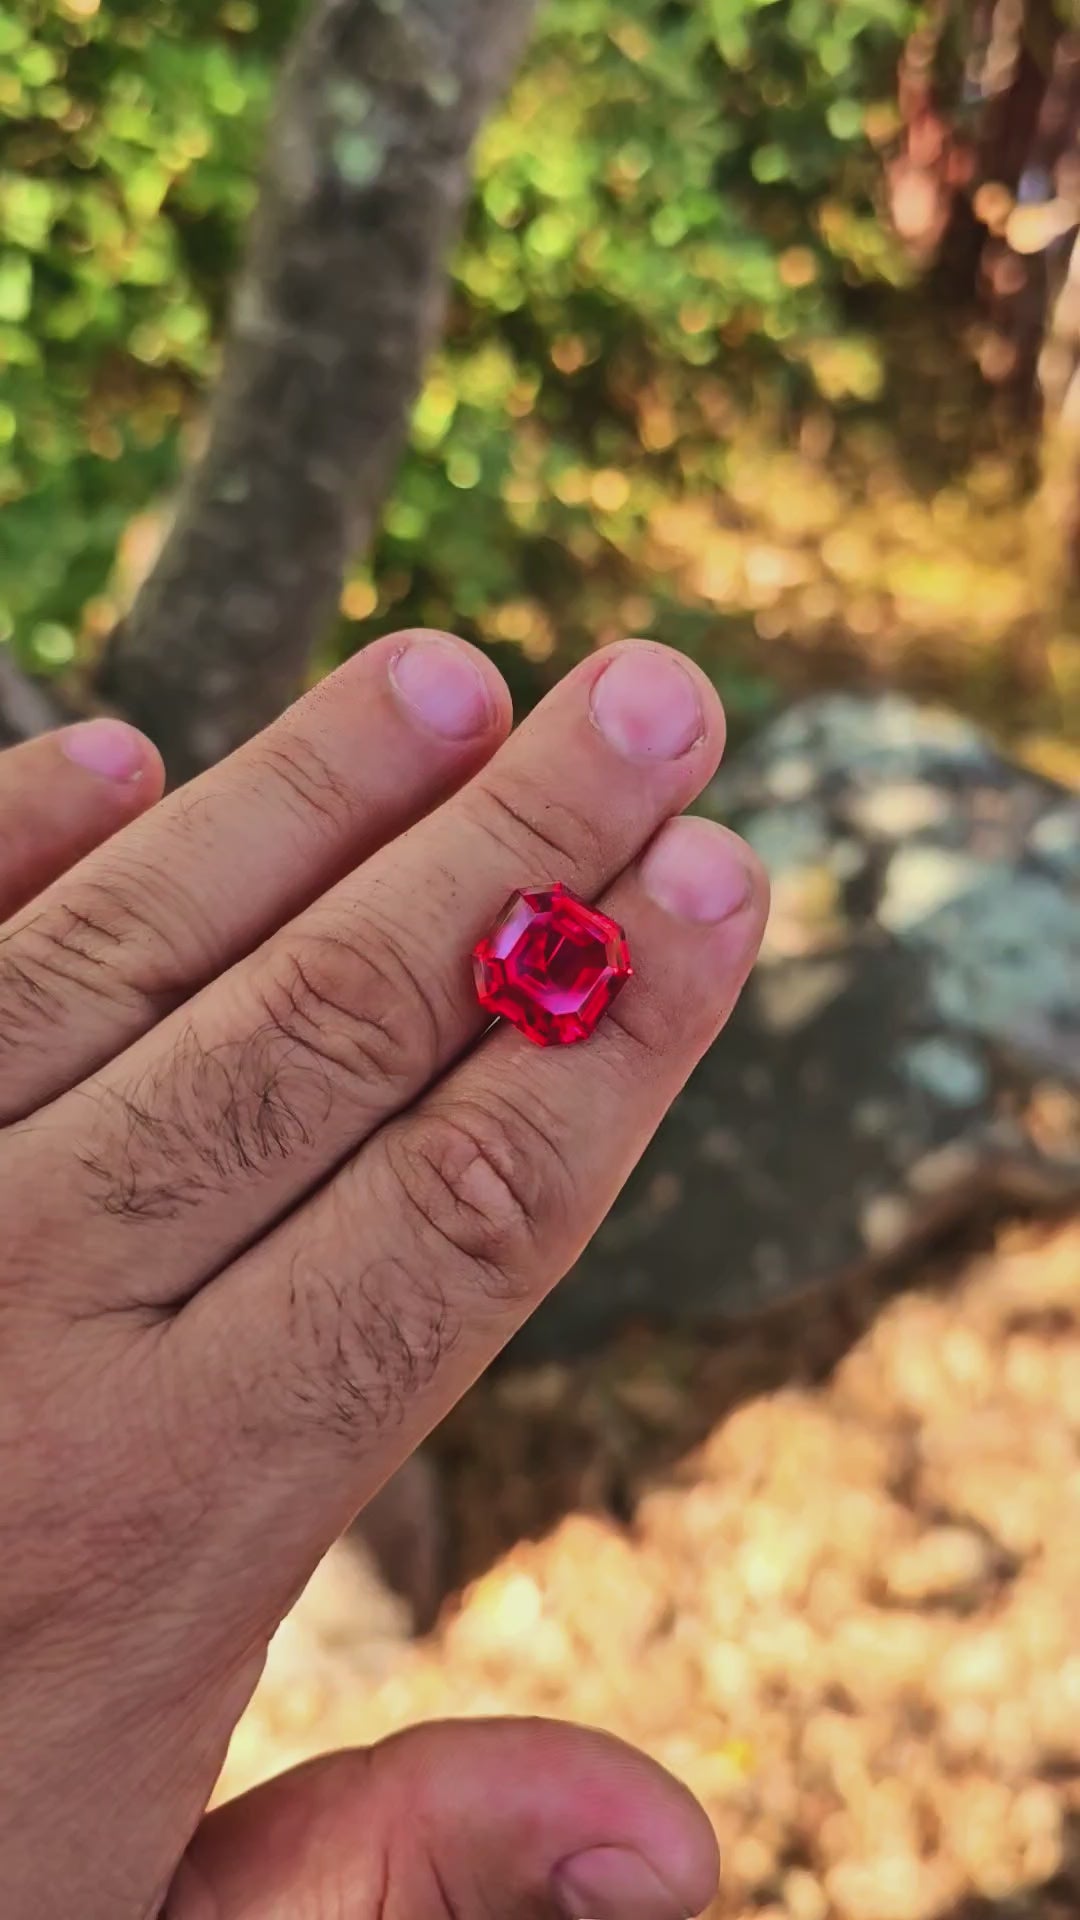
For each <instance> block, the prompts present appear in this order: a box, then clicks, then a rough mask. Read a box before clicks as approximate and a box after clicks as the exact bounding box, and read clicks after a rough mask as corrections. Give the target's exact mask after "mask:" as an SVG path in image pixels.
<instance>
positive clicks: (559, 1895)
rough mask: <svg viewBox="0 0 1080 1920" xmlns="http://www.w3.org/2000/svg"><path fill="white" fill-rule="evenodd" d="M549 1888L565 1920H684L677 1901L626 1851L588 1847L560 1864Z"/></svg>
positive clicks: (637, 1856) (653, 1871)
mask: <svg viewBox="0 0 1080 1920" xmlns="http://www.w3.org/2000/svg"><path fill="white" fill-rule="evenodd" d="M552 1886H553V1889H554V1893H555V1898H556V1900H557V1901H558V1903H559V1905H560V1907H561V1908H562V1911H563V1912H564V1914H565V1915H566V1920H689V1916H688V1911H687V1908H686V1906H685V1905H684V1903H683V1901H682V1900H681V1899H680V1898H679V1896H678V1895H677V1894H676V1893H675V1892H673V1890H672V1888H671V1887H669V1886H668V1885H667V1884H666V1882H665V1881H663V1880H662V1879H661V1878H660V1875H659V1874H658V1873H657V1871H656V1869H655V1867H652V1866H650V1865H649V1862H648V1861H647V1860H646V1859H644V1858H643V1856H642V1855H641V1854H640V1853H634V1852H632V1851H631V1849H630V1848H629V1847H593V1848H591V1849H590V1851H589V1852H588V1853H579V1854H576V1855H575V1856H574V1858H573V1859H572V1860H564V1861H563V1863H562V1865H561V1867H556V1869H555V1873H554V1875H553V1878H552Z"/></svg>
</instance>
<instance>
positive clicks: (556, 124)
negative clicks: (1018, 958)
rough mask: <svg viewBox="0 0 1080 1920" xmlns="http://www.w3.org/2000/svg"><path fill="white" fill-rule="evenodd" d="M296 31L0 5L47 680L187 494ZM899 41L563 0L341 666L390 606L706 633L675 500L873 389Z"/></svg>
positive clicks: (492, 166) (719, 14)
mask: <svg viewBox="0 0 1080 1920" xmlns="http://www.w3.org/2000/svg"><path fill="white" fill-rule="evenodd" d="M296 10H297V9H296V4H295V0H277V4H269V3H268V0H263V3H262V4H258V5H257V4H255V0H21V3H20V7H19V11H18V14H17V15H14V14H12V13H11V12H8V13H6V14H2V15H0V507H2V512H0V637H10V636H12V635H14V637H15V639H16V642H17V644H18V645H19V646H20V648H21V649H22V650H23V651H24V652H25V653H26V655H27V656H28V657H31V658H33V659H35V660H36V661H37V662H38V663H39V664H47V665H62V664H63V662H64V661H65V659H67V658H69V657H70V656H71V654H72V653H73V652H74V651H75V650H76V649H77V648H78V647H79V646H80V645H81V644H82V643H83V642H84V640H86V639H89V640H90V641H91V642H92V640H93V637H94V634H95V632H96V631H98V630H99V629H100V628H101V626H102V625H103V624H105V623H107V620H108V619H109V618H110V617H111V613H112V601H111V600H110V598H109V595H110V592H111V591H112V589H111V587H110V582H111V581H112V580H113V579H114V569H115V563H116V555H117V552H118V550H119V549H120V547H121V543H122V540H123V537H124V533H125V529H126V528H128V527H129V525H130V523H131V521H132V518H133V516H135V515H136V514H138V513H139V512H140V510H142V509H144V508H145V507H146V506H147V504H148V503H150V502H152V501H154V500H155V499H160V498H161V497H162V496H163V495H165V494H167V492H168V490H169V489H170V488H171V487H172V486H173V485H174V484H175V481H176V477H177V474H178V471H179V468H180V464H181V461H182V457H183V454H184V450H185V434H186V432H187V431H188V427H189V423H190V422H192V421H193V420H195V419H196V418H197V416H198V413H199V409H200V405H201V402H202V401H203V399H204V397H205V396H206V395H207V393H208V392H209V391H210V389H211V387H212V382H213V378H214V373H215V368H216V364H217V355H218V350H219V345H220V337H221V329H222V324H223V317H224V313H225V309H226V300H227V290H228V285H229V282H230V278H231V275H232V273H233V271H234V269H235V265H236V262H237V258H238V254H239V249H240V246H241V243H242V236H243V231H244V228H245V225H246V222H247V219H248V216H249V214H250V210H251V205H252V196H253V183H254V177H255V171H256V165H257V155H258V149H259V145H260V140H261V137H262V132H263V129H264V125H265V119H266V113H267V108H268V104H269V101H270V99H271V96H272V91H273V84H274V76H275V69H276V65H277V62H278V59H279V56H280V52H281V48H282V45H283V43H284V40H285V38H286V37H287V34H288V31H289V29H290V27H291V25H292V24H293V19H294V15H295V13H296ZM911 19H912V7H911V5H910V4H909V0H547V4H546V5H545V6H543V7H542V9H541V14H540V20H539V25H538V29H537V33H536V36H535V39H534V43H533V46H532V49H531V52H530V54H529V56H528V59H527V62H526V65H525V68H524V71H523V73H522V75H521V77H520V80H519V82H518V84H517V86H516V88H515V91H514V94H513V97H512V99H511V101H510V102H509V104H508V106H507V107H506V109H505V110H504V111H503V112H502V113H501V114H500V115H499V116H498V118H497V119H496V120H495V122H494V123H493V124H492V125H491V126H490V127H489V128H488V130H487V131H486V133H485V135H484V137H483V139H482V142H481V145H480V150H479V153H478V156H477V182H476V190H475V195H474V198H473V203H472V206H471V210H470V214H469V219H468V224H467V231H466V234H465V237H464V240H463V243H462V245H461V248H460V250H459V253H458V256H457V259H456V262H455V265H454V276H453V291H452V301H451V311H450V324H449V328H448V333H447V338H446V342H445V345H444V347H443V349H442V351H441V352H440V354H439V356H438V359H437V362H436V364H435V366H434V368H433V370H432V374H431V378H430V381H429V383H428V385H427V388H426V390H425V392H424V394H423V396H422V398H421V400H420V402H419V404H418V406H417V409H416V414H415V419H414V422H413V434H412V444H411V450H410V453H409V456H408V459H407V461H406V464H405V467H404V470H403V472H402V474H401V476H400V479H399V483H398V485H397V488H396V491H395V494H394V497H393V499H392V500H391V502H390V503H389V506H388V509H387V512H386V517H385V525H384V530H383V533H382V535H381V538H380V541H379V545H378V549H377V552H376V554H375V555H374V557H373V559H371V560H370V561H369V562H368V563H367V565H366V567H365V570H364V571H363V572H361V573H360V574H359V575H358V576H357V578H356V579H354V580H353V582H352V583H351V584H350V587H349V589H348V591H347V592H346V595H345V602H344V605H345V616H346V617H345V618H344V619H343V623H342V627H341V630H340V632H339V633H338V635H337V636H336V637H335V639H334V642H333V647H334V649H336V650H338V651H340V650H341V649H342V648H347V647H350V646H354V645H356V644H358V643H360V641H362V639H364V638H366V637H367V636H368V635H369V634H370V633H372V632H374V631H378V630H379V629H380V628H381V627H385V626H388V625H390V624H396V623H397V622H398V621H400V620H401V619H404V618H409V619H424V620H428V621H435V622H438V621H443V622H446V623H450V624H453V625H455V626H458V627H462V626H463V627H464V628H465V629H466V630H467V631H471V632H473V633H475V634H477V635H478V636H480V637H481V638H482V639H484V640H487V641H489V642H491V643H492V644H501V645H502V646H503V647H504V648H506V649H510V650H513V651H514V653H515V655H516V656H517V657H519V658H521V659H523V660H524V661H526V662H531V663H533V664H535V665H536V666H537V667H538V668H542V667H543V663H544V662H546V661H549V660H551V661H553V662H554V663H555V665H556V666H558V665H561V664H562V663H563V661H564V660H565V659H567V658H569V657H572V655H573V653H574V652H575V651H577V650H580V649H581V648H583V647H585V646H586V645H588V644H590V643H591V642H592V641H593V640H594V639H595V638H596V637H598V636H599V637H603V636H604V635H605V634H606V633H607V632H609V631H611V632H614V631H619V630H621V629H622V628H624V627H625V626H627V625H633V626H645V627H648V626H649V625H651V624H652V623H653V622H656V621H662V625H663V630H664V631H665V633H667V634H669V635H670V636H672V637H675V638H681V639H683V641H684V642H685V644H687V645H688V646H694V647H696V646H697V645H698V644H699V641H700V640H701V638H702V636H703V634H704V631H705V627H706V626H707V624H708V622H707V621H706V620H705V619H704V616H703V615H702V614H701V612H700V610H699V611H696V612H695V611H694V610H693V609H688V608H687V606H686V605H685V603H684V600H683V597H682V595H681V592H680V590H679V589H678V587H677V586H676V585H675V584H673V583H672V582H671V581H670V580H669V579H668V578H667V577H666V576H665V575H664V573H663V570H662V569H658V565H657V562H656V556H655V552H654V545H655V543H654V529H655V525H656V521H657V516H658V515H662V513H663V510H664V508H665V504H666V503H670V502H672V501H677V500H678V499H679V498H680V497H682V496H683V495H685V494H686V492H687V491H688V490H689V491H691V492H693V491H700V490H703V489H706V488H709V487H716V488H718V489H720V488H722V487H723V486H724V484H725V475H726V466H727V461H728V440H729V436H728V433H727V423H728V422H729V420H730V418H731V416H732V412H733V410H735V411H745V410H753V409H755V408H756V409H757V410H758V411H759V412H760V410H761V408H763V407H764V408H766V409H768V408H769V407H776V406H779V407H781V408H782V407H783V406H787V405H790V404H791V403H792V402H796V401H798V402H800V403H801V402H802V401H804V400H808V401H812V400H813V399H814V398H815V396H816V397H818V398H823V399H824V400H825V401H827V403H828V404H829V406H831V407H833V408H836V407H840V408H844V407H847V406H854V407H856V408H857V407H859V406H865V405H866V404H867V403H869V402H872V401H873V400H874V399H875V397H876V395H877V393H878V391H879V388H880V384H881V378H882V373H881V366H880V362H879V358H878V354H877V350H876V347H875V345H874V343H873V336H872V332H871V331H870V330H869V328H868V327H867V325H866V322H865V316H863V315H862V314H861V312H860V303H865V301H866V300H867V298H868V297H870V294H871V292H872V289H873V288H874V287H875V286H877V287H882V286H884V287H887V286H889V285H895V284H898V283H900V282H901V281H902V280H903V278H904V274H905V268H904V264H903V261H902V258H901V256H900V254H899V252H898V249H897V247H896V245H895V243H894V242H893V240H892V239H891V237H890V235H889V233H888V230H887V227H886V225H885V224H884V223H883V222H882V220H881V219H880V218H879V217H878V211H877V196H878V194H879V187H880V167H879V162H878V158H877V156H876V154H875V151H874V149H875V144H880V143H881V142H882V141H883V140H884V139H886V138H887V137H888V135H889V133H890V131H891V128H892V124H893V122H892V119H891V108H890V106H889V101H890V99H891V93H892V88H893V81H894V74H895V65H896V59H897V53H898V49H899V46H900V44H901V41H902V38H903V35H904V34H905V32H906V31H907V29H908V27H909V25H910V23H911ZM777 418H778V419H779V418H780V415H779V414H778V415H777ZM635 615H636V616H637V617H636V618H635V617H634V616H635ZM740 686H741V687H742V693H741V695H740V697H744V698H745V700H746V701H747V702H748V703H749V704H753V701H754V700H755V698H756V697H757V694H756V693H755V686H754V684H753V683H750V684H748V685H745V686H743V685H742V683H741V682H740Z"/></svg>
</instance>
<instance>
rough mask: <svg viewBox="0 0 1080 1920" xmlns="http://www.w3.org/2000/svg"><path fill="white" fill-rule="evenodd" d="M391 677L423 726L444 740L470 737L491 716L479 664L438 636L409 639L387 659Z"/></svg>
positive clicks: (488, 722) (485, 726) (483, 729)
mask: <svg viewBox="0 0 1080 1920" xmlns="http://www.w3.org/2000/svg"><path fill="white" fill-rule="evenodd" d="M390 678H391V680H392V681H393V683H394V685H395V687H396V688H397V690H398V693H399V694H400V695H401V698H402V699H403V700H404V702H405V705H406V706H407V707H409V708H411V710H412V712H413V713H414V714H415V715H416V717H417V719H418V720H419V721H420V723H421V725H422V726H425V727H428V728H429V729H430V731H431V732H432V733H437V734H440V735H441V736H442V738H443V739H444V740H472V739H474V738H475V736H476V735H477V734H479V733H485V732H486V731H487V729H488V727H489V726H490V725H491V722H492V720H493V718H494V707H493V706H492V702H491V697H490V695H489V693H488V690H487V687H486V685H485V684H484V680H483V676H482V675H481V673H480V671H479V668H478V667H476V666H475V665H474V663H473V662H472V661H471V660H470V659H469V656H468V654H467V653H463V652H462V651H461V649H460V647H455V646H453V645H452V644H451V642H450V641H449V640H441V639H439V638H438V636H437V635H434V634H433V635H427V634H425V635H423V636H422V637H421V636H417V638H415V639H413V640H410V641H408V643H407V644H406V645H405V646H404V647H403V648H402V650H401V652H400V653H398V654H395V656H394V658H393V660H392V661H391V663H390Z"/></svg>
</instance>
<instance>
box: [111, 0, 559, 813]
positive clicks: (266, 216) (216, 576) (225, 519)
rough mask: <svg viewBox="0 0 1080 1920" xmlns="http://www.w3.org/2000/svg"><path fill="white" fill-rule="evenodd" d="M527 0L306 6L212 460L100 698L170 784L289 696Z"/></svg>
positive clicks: (122, 637) (411, 389) (378, 496)
mask: <svg viewBox="0 0 1080 1920" xmlns="http://www.w3.org/2000/svg"><path fill="white" fill-rule="evenodd" d="M532 8H533V0H315V4H314V6H313V10H312V12H311V13H310V14H309V16H308V18H307V21H306V24H305V26H304V27H303V28H302V29H301V32H300V35H299V37H298V40H297V42H296V43H295V46H294V48H293V51H292V54H291V57H290V59H289V61H288V63H287V66H286V70H285V73H284V75H283V80H282V87H281V92H280V96H279V102H278V108H277V112H276V115H275V118H274V121H273V124H272V127H271V132H270V139H269V149H268V153H267V158H266V163H265V170H264V177H263V182H262V190H261V197H260V202H259V207H258V211H257V213H256V217H255V222H254V228H253V234H252V239H251V245H250V251H249V257H248V262H247V265H246V268H245V270H244V272H243V274H242V276H241V280H240V284H239V287H238V290H237V295H236V299H235V302H234V312H233V316H232V322H231V329H230V336H229V340H228V343H227V346H226V351H225V359H224V365H223V369H222V377H221V383H220V386H219V389H218V392H217V396H216V399H215V402H214V404H213V408H212V413H211V422H210V434H209V444H208V449H207V452H206V454H205V456H204V458H203V459H202V461H201V462H200V463H199V465H198V466H197V467H196V469H195V470H194V472H193V473H192V475H191V477H190V479H189V482H188V485H187V487H186V490H185V493H184V495H183V497H182V499H181V502H180V506H179V510H178V514H177V517H176V520H175V522H174V525H173V528H172V531H171V534H170V536H169V538H168V539H167V541H166V544H165V547H164V549H163V552H162V554H161V556H160V559H159V560H158V563H157V565H156V567H155V568H154V570H153V572H152V573H151V575H150V577H149V579H148V580H147V582H146V583H145V585H144V586H143V588H142V590H141V592H140V593H139V595H138V596H137V598H136V601H135V604H134V606H133V608H132V610H131V612H130V614H129V615H128V617H127V618H126V619H125V620H124V621H123V622H122V623H121V625H120V626H119V627H118V629H117V631H116V633H115V634H114V635H113V637H112V640H111V642H110V645H109V648H108V650H107V653H106V657H105V661H104V663H103V669H102V673H101V678H100V685H99V691H100V693H101V694H102V695H103V696H104V698H105V699H106V700H108V701H109V702H110V703H111V704H112V705H113V706H115V707H117V708H118V709H120V710H121V711H123V712H124V713H125V714H126V715H127V716H128V717H129V718H130V719H131V720H133V721H134V722H135V723H136V724H137V725H139V726H141V727H143V728H145V729H146V731H147V732H148V733H149V734H151V735H152V737H153V738H154V739H155V740H156V741H157V743H158V745H159V746H160V747H161V749H162V751H163V753H164V755H165V759H166V763H167V765H168V767H169V772H170V776H171V777H172V779H173V780H174V781H175V780H184V779H187V778H188V777H190V776H191V775H192V774H194V773H196V772H198V771H199V770H201V769H202V768H203V767H206V766H208V765H210V764H211V763H212V762H213V761H215V760H217V759H219V758H220V757H221V756H222V754H224V753H226V752H228V751H229V750H230V749H231V748H232V747H234V746H236V745H237V744H238V743H239V742H240V741H242V740H244V739H245V738H247V737H248V736H249V735H250V734H252V733H253V732H255V731H256V730H257V729H258V728H259V727H261V726H263V725H264V724H265V723H266V722H267V721H269V720H270V719H272V718H273V716H274V715H275V714H276V713H278V712H280V710H281V708H282V707H283V706H285V705H286V704H287V702H288V701H289V700H290V699H291V698H292V697H293V695H294V694H295V693H296V691H297V689H298V687H299V685H300V683H301V682H302V679H303V676H304V670H305V666H306V664H307V662H308V660H309V658H310V655H311V651H312V648H313V647H314V645H315V644H316V643H317V641H318V640H319V638H320V637H321V635H322V633H323V632H324V630H325V627H326V625H327V623H328V621H329V620H330V618H331V617H332V614H333V611H334V609H335V606H336V604H337V600H338V596H339V594H340V589H341V582H342V577H343V573H344V569H345V567H346V564H347V562H348V560H349V558H350V556H351V555H353V554H354V553H356V552H357V551H359V550H360V549H361V548H362V546H363V545H364V543H365V542H366V541H367V540H368V539H369V538H370V535H371V532H372V529H373V525H374V522H375V518H376V516H377V513H378V511H379V509H380V507H381V504H382V501H383V497H384V494H385V492H386V489H387V487H388V485H389V482H390V480H391V477H392V474H393V469H394V466H395V464H396V461H397V459H398V457H399V454H400V451H401V448H402V445H403V442H404V438H405V433H406V428H407V423H408V417H409V412H410V408H411V405H412V402H413V399H414V397H415V394H416V392H417V389H418V386H419V383H420V379H421V376H422V370H423V364H424V359H425V356H426V354H427V352H428V350H429V348H430V347H431V345H432V344H433V342H434V339H435V337H436V335H437V332H438V328H439V325H440V322H441V318H442V313H443V304H444V290H445V284H446V269H445V261H446V254H447V250H448V248H449V246H450V244H451V242H452V240H453V238H454V237H455V235H456V232H457V229H458V225H459V220H460V216H461V211H462V208H463V205H464V202H465V199H466V194H467V190H468V184H469V153H470V149H471V147H472V144H473V140H474V138H475V135H476V133H477V131H478V129H479V127H480V125H481V123H482V121H483V119H484V117H485V115H486V113H487V112H488V110H489V108H490V107H491V106H492V105H493V104H494V102H495V100H496V99H497V97H498V96H499V94H500V93H501V92H502V90H503V88H504V87H505V85H506V84H507V82H508V80H509V77H510V75H511V73H512V71H513V67H514V64H515V61H516V58H517V56H518V54H519V52H520V50H521V48H522V46H523V43H524V39H525V35H526V31H527V28H528V23H529V19H530V17H531V13H532Z"/></svg>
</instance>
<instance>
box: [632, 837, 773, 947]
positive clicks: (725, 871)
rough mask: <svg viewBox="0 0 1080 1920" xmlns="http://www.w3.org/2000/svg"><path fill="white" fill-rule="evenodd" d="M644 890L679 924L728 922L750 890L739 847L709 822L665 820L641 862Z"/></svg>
mask: <svg viewBox="0 0 1080 1920" xmlns="http://www.w3.org/2000/svg"><path fill="white" fill-rule="evenodd" d="M641 881H642V885H643V886H644V888H645V891H646V893H647V894H649V896H650V897H651V898H652V899H653V900H655V901H656V903H657V906H660V907H663V909H664V912H665V913H671V914H674V915H675V917H676V919H678V920H697V921H701V922H703V923H705V924H708V923H710V922H715V921H717V920H727V919H729V918H730V916H731V915H732V914H733V913H738V911H739V909H740V907H744V906H745V905H746V903H747V901H748V900H749V898H750V895H751V892H752V891H753V882H752V880H751V877H750V868H749V866H748V865H747V864H746V861H745V860H744V858H743V854H742V848H741V844H740V842H739V841H738V840H736V839H735V837H734V835H732V834H729V833H725V832H724V829H723V828H722V827H718V826H715V825H714V824H713V822H712V821H711V820H699V819H696V818H694V817H693V816H692V815H691V816H688V817H687V818H685V819H681V820H669V821H668V824H667V826H666V827H663V828H662V829H661V831H660V832H659V833H658V834H657V836H656V839H655V840H654V841H653V843H652V846H651V847H650V848H649V851H648V853H647V854H646V855H645V858H644V860H643V861H642V863H641Z"/></svg>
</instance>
